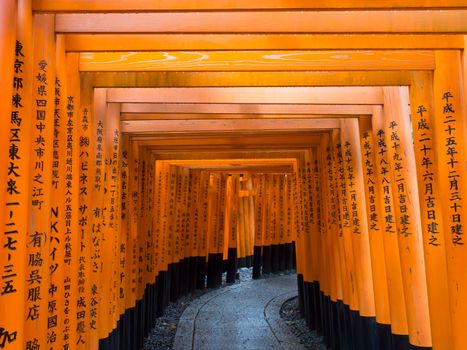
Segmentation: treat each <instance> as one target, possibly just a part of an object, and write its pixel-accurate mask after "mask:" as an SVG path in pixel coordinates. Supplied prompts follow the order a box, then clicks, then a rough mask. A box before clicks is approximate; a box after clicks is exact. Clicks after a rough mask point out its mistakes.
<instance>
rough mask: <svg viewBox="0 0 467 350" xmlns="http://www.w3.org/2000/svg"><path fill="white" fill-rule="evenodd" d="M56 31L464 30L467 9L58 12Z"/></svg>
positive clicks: (356, 31) (388, 31) (466, 26)
mask: <svg viewBox="0 0 467 350" xmlns="http://www.w3.org/2000/svg"><path fill="white" fill-rule="evenodd" d="M55 30H56V32H57V33H319V34H324V33H349V34H352V33H467V10H465V9H461V10H433V11H423V10H389V11H380V10H375V11H368V10H362V11H261V12H258V11H250V12H248V11H241V12H226V11H224V12H221V11H219V12H216V11H213V12H173V13H166V12H159V13H130V12H129V13H105V14H90V13H86V14H82V13H74V14H58V15H56V21H55Z"/></svg>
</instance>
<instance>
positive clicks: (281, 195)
mask: <svg viewBox="0 0 467 350" xmlns="http://www.w3.org/2000/svg"><path fill="white" fill-rule="evenodd" d="M278 182H279V186H278V196H277V198H278V200H279V203H278V209H279V215H278V217H279V230H278V231H279V232H278V243H279V271H284V270H285V253H284V248H285V207H284V206H285V200H286V198H287V197H286V196H285V195H284V194H285V193H284V186H285V176H284V174H279V181H278ZM251 197H252V195H250V197H249V199H250V198H251Z"/></svg>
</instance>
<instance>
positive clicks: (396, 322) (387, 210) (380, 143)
mask: <svg viewBox="0 0 467 350" xmlns="http://www.w3.org/2000/svg"><path fill="white" fill-rule="evenodd" d="M383 126H384V118H383V111H382V108H381V106H376V107H374V108H373V115H372V134H373V138H374V144H375V158H376V163H375V165H376V167H375V170H376V180H377V181H378V183H379V184H380V186H381V195H380V197H379V198H378V200H379V201H380V205H381V207H382V208H383V213H384V214H383V217H382V220H383V222H384V224H383V227H384V230H383V243H384V257H385V260H386V276H387V279H388V281H387V283H388V296H389V307H390V312H391V333H392V335H393V340H392V342H393V344H394V346H396V347H399V348H402V349H405V348H407V347H408V346H409V345H408V328H407V313H406V307H405V297H404V289H403V283H402V274H401V261H400V254H399V244H398V239H397V233H396V218H395V213H394V210H395V208H394V199H393V191H392V186H393V184H392V182H391V179H390V177H389V157H388V145H387V143H386V137H385V131H384V129H383ZM389 286H390V287H389Z"/></svg>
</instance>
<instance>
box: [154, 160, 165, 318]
mask: <svg viewBox="0 0 467 350" xmlns="http://www.w3.org/2000/svg"><path fill="white" fill-rule="evenodd" d="M154 163H155V174H154V186H155V188H154V213H153V215H152V224H153V226H154V258H155V275H156V284H157V287H156V292H155V293H157V310H156V311H157V313H156V315H157V314H158V313H160V312H161V310H162V307H160V305H162V298H161V297H160V296H159V295H160V294H161V290H162V288H163V284H164V281H163V279H164V277H163V272H162V271H163V266H162V232H161V221H162V212H163V211H162V200H163V198H162V196H163V191H162V182H163V165H162V162H161V161H160V160H154Z"/></svg>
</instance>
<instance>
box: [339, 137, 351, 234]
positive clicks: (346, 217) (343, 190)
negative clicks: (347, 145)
mask: <svg viewBox="0 0 467 350" xmlns="http://www.w3.org/2000/svg"><path fill="white" fill-rule="evenodd" d="M336 151H337V164H338V174H339V187H340V198H341V202H342V220H341V222H340V227H339V229H340V230H339V231H340V235H342V228H350V213H349V202H348V200H347V186H346V185H345V165H344V156H343V154H342V145H341V144H340V143H338V144H337V145H336Z"/></svg>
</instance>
